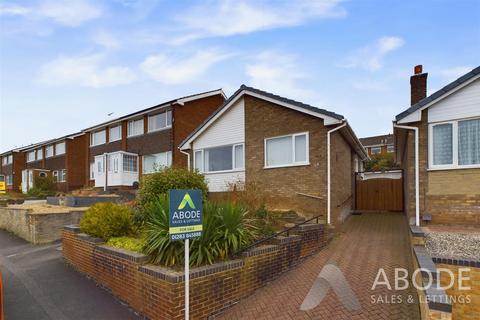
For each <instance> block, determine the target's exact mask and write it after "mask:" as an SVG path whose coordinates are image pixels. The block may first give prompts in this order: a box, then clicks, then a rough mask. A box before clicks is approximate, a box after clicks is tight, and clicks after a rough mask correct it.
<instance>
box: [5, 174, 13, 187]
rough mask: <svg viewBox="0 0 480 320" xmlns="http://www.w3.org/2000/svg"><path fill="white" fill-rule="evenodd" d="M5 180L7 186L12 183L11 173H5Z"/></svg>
mask: <svg viewBox="0 0 480 320" xmlns="http://www.w3.org/2000/svg"><path fill="white" fill-rule="evenodd" d="M5 180H6V181H5V183H6V184H7V186H11V185H13V175H11V174H10V175H7V176H6V177H5Z"/></svg>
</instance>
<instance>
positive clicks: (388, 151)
mask: <svg viewBox="0 0 480 320" xmlns="http://www.w3.org/2000/svg"><path fill="white" fill-rule="evenodd" d="M390 148H391V151H390V150H389V149H390ZM393 152H395V146H394V145H393V144H391V145H387V153H393Z"/></svg>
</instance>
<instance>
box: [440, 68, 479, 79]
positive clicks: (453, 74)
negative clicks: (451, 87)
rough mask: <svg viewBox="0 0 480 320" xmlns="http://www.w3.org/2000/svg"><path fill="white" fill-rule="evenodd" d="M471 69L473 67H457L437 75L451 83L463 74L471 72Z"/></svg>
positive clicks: (441, 71)
mask: <svg viewBox="0 0 480 320" xmlns="http://www.w3.org/2000/svg"><path fill="white" fill-rule="evenodd" d="M472 69H473V67H471V66H458V67H452V68H446V69H442V70H440V71H439V74H440V76H442V77H443V78H445V79H447V80H449V81H453V80H456V79H457V78H460V77H461V76H463V75H464V74H465V73H468V72H470V71H472Z"/></svg>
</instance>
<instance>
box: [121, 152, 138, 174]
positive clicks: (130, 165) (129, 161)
mask: <svg viewBox="0 0 480 320" xmlns="http://www.w3.org/2000/svg"><path fill="white" fill-rule="evenodd" d="M123 171H124V172H138V165H137V156H134V155H129V154H123Z"/></svg>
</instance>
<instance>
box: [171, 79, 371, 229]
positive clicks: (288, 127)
mask: <svg viewBox="0 0 480 320" xmlns="http://www.w3.org/2000/svg"><path fill="white" fill-rule="evenodd" d="M329 146H330V148H329ZM180 149H181V150H182V151H183V152H188V153H189V154H190V160H189V161H190V165H191V167H193V168H195V169H198V170H199V171H200V172H202V173H203V174H204V175H205V177H206V180H207V182H208V187H209V191H210V193H211V194H212V195H213V196H219V197H220V196H221V195H225V194H224V193H226V192H229V191H231V190H232V189H235V188H237V189H240V190H242V188H248V187H249V185H253V184H254V185H255V187H256V188H258V190H261V191H260V192H262V193H264V194H265V195H266V197H265V199H266V205H267V207H268V208H270V209H275V210H295V211H297V212H299V213H301V214H303V215H305V216H316V215H319V214H325V213H326V218H327V220H328V223H330V222H331V223H337V222H338V221H342V220H344V219H345V218H346V217H347V216H348V214H349V213H350V211H351V209H352V206H353V203H354V180H355V177H354V175H355V172H358V171H359V170H360V168H361V163H362V161H364V160H366V159H367V158H368V156H367V154H366V151H365V149H364V148H363V146H362V144H361V143H360V141H359V140H358V138H357V137H356V135H355V133H354V132H353V130H352V129H351V127H350V125H349V124H348V123H347V121H346V119H345V118H344V117H343V116H341V115H339V114H336V113H333V112H330V111H327V110H323V109H319V108H316V107H313V106H310V105H306V104H304V103H301V102H297V101H294V100H290V99H287V98H284V97H280V96H278V95H274V94H271V93H268V92H265V91H261V90H258V89H255V88H251V87H247V86H244V85H242V86H241V87H240V89H238V90H237V91H236V92H235V93H234V94H233V95H232V96H231V97H230V98H229V99H228V100H227V101H225V103H224V104H223V105H222V106H221V107H220V108H219V109H218V110H217V111H216V112H215V113H213V114H212V115H211V116H210V117H209V118H208V119H207V120H206V121H205V122H204V123H203V124H201V125H200V126H199V127H198V128H196V129H195V130H194V131H193V132H192V133H191V134H190V135H189V136H188V137H187V138H186V139H185V140H184V141H183V142H182V144H181V146H180Z"/></svg>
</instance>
